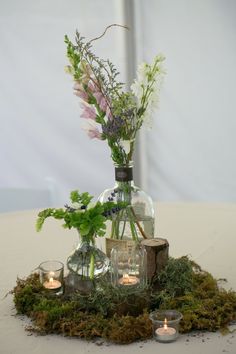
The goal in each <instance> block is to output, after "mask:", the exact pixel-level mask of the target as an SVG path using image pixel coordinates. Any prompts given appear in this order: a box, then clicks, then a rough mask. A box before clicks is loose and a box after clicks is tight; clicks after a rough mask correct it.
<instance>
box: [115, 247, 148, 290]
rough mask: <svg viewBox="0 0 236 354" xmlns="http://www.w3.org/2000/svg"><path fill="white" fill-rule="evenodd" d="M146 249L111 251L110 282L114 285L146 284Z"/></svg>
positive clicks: (137, 285)
mask: <svg viewBox="0 0 236 354" xmlns="http://www.w3.org/2000/svg"><path fill="white" fill-rule="evenodd" d="M146 258H147V255H146V250H145V249H144V248H143V249H133V250H132V251H123V250H119V249H115V248H113V249H112V251H111V268H110V272H111V282H112V284H113V285H114V286H119V287H125V288H130V289H133V288H136V287H140V286H145V285H146V280H147V276H146V275H147V274H146V273H147V272H146Z"/></svg>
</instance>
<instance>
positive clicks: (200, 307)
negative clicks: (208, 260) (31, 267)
mask: <svg viewBox="0 0 236 354" xmlns="http://www.w3.org/2000/svg"><path fill="white" fill-rule="evenodd" d="M12 293H13V294H14V302H15V306H16V309H17V313H18V314H24V315H26V316H28V317H29V318H30V319H31V320H32V327H31V328H30V330H31V331H34V332H37V333H40V334H49V333H56V334H62V335H64V336H71V337H80V338H86V339H89V340H91V339H93V338H96V337H101V338H103V339H105V340H107V341H111V342H113V343H122V344H127V343H131V342H134V341H137V340H145V339H148V338H150V337H151V336H152V323H151V321H150V319H149V313H150V312H151V311H154V310H155V309H175V310H178V311H180V312H181V313H182V314H183V320H182V321H181V324H180V332H181V333H187V332H190V331H193V330H207V331H217V330H221V331H223V332H225V331H227V328H228V325H229V324H230V323H231V321H234V320H235V319H236V293H235V292H234V291H226V290H224V289H223V288H220V287H219V285H218V282H217V280H216V279H214V278H213V276H212V275H211V274H210V273H208V272H206V271H203V270H202V269H201V268H200V267H199V266H198V265H197V264H196V263H194V262H192V261H191V260H189V259H188V258H187V257H181V258H178V259H173V258H170V259H169V261H168V264H167V266H166V268H165V270H164V271H163V272H162V273H161V274H160V275H159V276H158V277H156V279H154V281H153V284H152V285H151V286H149V287H147V288H139V289H136V290H135V291H134V290H132V289H122V288H114V287H112V285H111V284H109V282H108V281H106V279H103V280H101V281H100V282H99V284H97V285H96V287H95V288H94V290H93V291H92V292H91V293H90V294H89V295H81V294H79V293H73V294H71V293H69V292H65V294H63V295H61V296H58V297H55V296H51V295H50V294H48V293H45V291H44V288H43V287H42V285H41V284H40V282H39V276H38V274H32V275H30V276H29V277H28V278H27V279H25V280H22V279H18V280H17V285H16V287H15V288H14V289H13V291H12ZM28 329H29V328H28Z"/></svg>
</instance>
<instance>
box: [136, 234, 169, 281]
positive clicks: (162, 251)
mask: <svg viewBox="0 0 236 354" xmlns="http://www.w3.org/2000/svg"><path fill="white" fill-rule="evenodd" d="M141 244H142V246H143V247H145V249H146V252H147V279H148V281H150V282H152V280H153V278H154V276H156V275H158V274H159V273H160V272H161V271H162V270H163V269H164V268H165V266H166V264H167V261H168V257H169V243H168V241H167V240H166V239H164V238H154V239H145V240H142V241H141Z"/></svg>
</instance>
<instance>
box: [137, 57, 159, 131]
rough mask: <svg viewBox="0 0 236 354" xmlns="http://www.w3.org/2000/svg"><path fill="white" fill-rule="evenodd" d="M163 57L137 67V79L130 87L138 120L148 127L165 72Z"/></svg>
mask: <svg viewBox="0 0 236 354" xmlns="http://www.w3.org/2000/svg"><path fill="white" fill-rule="evenodd" d="M164 60H165V57H164V56H163V55H162V54H160V55H158V56H156V57H155V59H154V61H153V64H152V65H149V64H147V63H142V64H140V65H139V66H138V70H137V79H136V80H135V81H134V83H133V84H132V85H131V91H132V93H133V95H134V96H135V97H136V100H137V108H138V115H139V117H138V119H139V120H141V121H145V123H146V124H147V125H150V119H149V118H150V116H151V114H152V112H153V110H154V108H156V107H157V105H158V101H159V92H160V86H161V83H162V79H163V75H164V74H165V71H164V70H163V67H162V62H163V61H164Z"/></svg>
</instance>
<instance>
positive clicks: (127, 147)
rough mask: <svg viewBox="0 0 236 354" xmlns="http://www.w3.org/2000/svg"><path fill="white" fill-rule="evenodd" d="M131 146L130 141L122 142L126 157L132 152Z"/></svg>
mask: <svg viewBox="0 0 236 354" xmlns="http://www.w3.org/2000/svg"><path fill="white" fill-rule="evenodd" d="M130 144H131V141H130V140H120V145H121V147H122V148H123V149H124V151H125V153H126V155H128V154H129V152H130Z"/></svg>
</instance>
